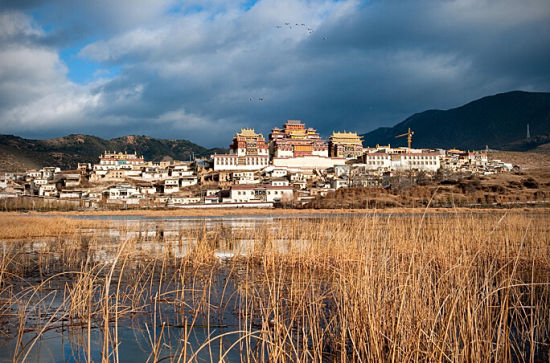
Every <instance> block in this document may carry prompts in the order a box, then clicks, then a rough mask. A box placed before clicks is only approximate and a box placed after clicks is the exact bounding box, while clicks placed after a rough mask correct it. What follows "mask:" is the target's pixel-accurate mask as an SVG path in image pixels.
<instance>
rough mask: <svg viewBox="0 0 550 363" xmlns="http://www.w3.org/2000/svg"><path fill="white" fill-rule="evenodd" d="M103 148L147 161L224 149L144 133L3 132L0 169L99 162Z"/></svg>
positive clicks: (0, 144)
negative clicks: (40, 135) (39, 135)
mask: <svg viewBox="0 0 550 363" xmlns="http://www.w3.org/2000/svg"><path fill="white" fill-rule="evenodd" d="M104 151H117V152H125V151H127V152H134V151H135V152H137V153H138V154H139V155H140V156H141V155H143V156H144V158H145V160H148V161H161V160H166V159H170V158H171V159H175V160H190V159H191V158H193V156H194V157H206V156H209V155H210V154H212V153H215V152H223V151H225V150H224V149H221V148H211V149H209V148H205V147H203V146H200V145H197V144H194V143H192V142H191V141H188V140H185V139H170V140H168V139H160V138H154V137H150V136H145V135H127V136H121V137H116V138H112V139H102V138H100V137H97V136H92V135H85V134H70V135H67V136H63V137H57V138H52V139H44V140H35V139H25V138H22V137H19V136H14V135H0V155H1V156H0V170H3V171H18V170H19V171H21V170H25V169H33V168H40V167H43V166H57V167H60V168H62V169H72V168H75V167H76V166H77V164H78V163H79V162H81V163H97V162H98V160H99V159H98V158H99V155H100V154H102V153H103V152H104Z"/></svg>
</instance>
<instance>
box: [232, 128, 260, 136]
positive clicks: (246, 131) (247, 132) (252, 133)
mask: <svg viewBox="0 0 550 363" xmlns="http://www.w3.org/2000/svg"><path fill="white" fill-rule="evenodd" d="M237 136H244V137H258V136H260V137H263V136H262V134H257V133H256V132H255V131H254V129H246V128H245V129H241V132H239V133H237Z"/></svg>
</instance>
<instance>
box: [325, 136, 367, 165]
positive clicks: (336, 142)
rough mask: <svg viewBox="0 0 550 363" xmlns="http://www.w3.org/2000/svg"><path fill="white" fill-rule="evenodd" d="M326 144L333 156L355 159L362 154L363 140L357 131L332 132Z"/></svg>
mask: <svg viewBox="0 0 550 363" xmlns="http://www.w3.org/2000/svg"><path fill="white" fill-rule="evenodd" d="M328 145H329V154H330V156H333V157H337V158H347V159H355V158H358V157H361V155H363V142H362V140H361V136H359V135H357V132H346V131H344V132H332V136H330V137H329V143H328Z"/></svg>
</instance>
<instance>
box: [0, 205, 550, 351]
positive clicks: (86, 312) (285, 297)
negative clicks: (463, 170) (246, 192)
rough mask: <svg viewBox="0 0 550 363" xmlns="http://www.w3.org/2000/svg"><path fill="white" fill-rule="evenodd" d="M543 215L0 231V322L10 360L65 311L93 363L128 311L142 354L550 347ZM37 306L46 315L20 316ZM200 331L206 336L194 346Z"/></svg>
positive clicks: (115, 344) (114, 347) (549, 253)
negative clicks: (10, 237) (19, 235)
mask: <svg viewBox="0 0 550 363" xmlns="http://www.w3.org/2000/svg"><path fill="white" fill-rule="evenodd" d="M547 220H548V214H546V213H538V214H537V213H522V212H513V213H507V212H502V213H499V214H452V213H451V214H448V215H413V216H404V215H395V216H392V215H377V214H371V215H370V216H368V217H335V218H326V217H325V218H316V219H299V218H292V219H283V220H279V221H275V222H273V223H269V224H263V225H256V226H255V228H242V229H227V228H224V227H213V228H207V226H206V224H205V225H202V226H199V227H197V228H190V229H186V230H180V231H178V234H177V238H176V239H175V240H172V241H166V240H162V239H163V238H164V235H159V234H157V235H155V236H153V237H152V238H153V241H149V242H153V244H152V245H148V244H145V242H146V241H145V239H146V237H143V236H145V235H147V234H146V233H145V234H143V235H142V234H140V236H141V237H138V238H130V239H125V242H124V243H121V244H120V245H114V246H111V254H107V255H102V254H101V253H100V252H105V250H106V247H105V245H104V244H102V243H104V241H101V240H100V239H97V238H95V237H90V238H88V239H86V240H83V237H82V236H80V235H78V234H77V235H71V236H68V237H63V236H61V235H57V236H58V237H56V241H54V242H52V245H51V246H50V248H49V249H47V253H46V252H45V251H42V252H41V253H38V254H31V255H30V256H29V254H28V253H27V252H25V251H26V250H25V244H18V243H10V244H4V245H3V254H2V259H1V260H0V271H1V272H0V296H1V298H2V300H0V301H1V303H0V320H1V321H3V322H4V323H5V324H4V325H3V326H4V328H3V329H2V330H3V332H4V333H5V334H6V335H8V336H11V337H13V338H12V339H16V340H17V341H18V343H17V345H16V348H15V351H14V354H13V357H14V361H23V360H25V359H29V352H30V351H31V350H32V348H33V345H34V344H35V342H36V341H37V339H38V338H39V337H40V336H41V335H42V334H44V332H45V331H47V330H48V329H51V328H53V327H57V326H59V323H60V322H62V321H69V322H70V324H71V325H73V326H81V327H83V328H84V329H83V334H84V335H83V336H82V339H80V340H78V341H79V342H80V343H79V344H81V345H82V351H83V352H84V357H83V359H84V360H88V361H90V360H91V359H92V354H93V352H92V348H91V339H90V336H91V334H92V333H91V331H92V329H100V330H101V333H102V337H103V338H102V339H103V345H102V347H101V349H100V351H101V352H102V353H101V357H102V360H104V361H110V360H113V361H118V360H119V353H118V349H119V346H120V344H124V342H122V341H120V338H119V336H118V330H119V323H120V322H123V321H125V320H126V321H129V320H131V319H132V317H133V316H142V317H143V319H145V321H146V323H145V326H143V325H141V329H143V331H144V334H145V336H146V337H147V341H148V348H146V349H147V350H148V352H149V357H148V360H150V361H160V360H165V361H188V360H191V361H198V360H200V359H207V360H212V361H214V360H227V359H228V358H227V357H228V355H229V354H238V355H239V356H240V357H241V359H244V360H248V361H283V362H294V361H325V360H337V361H348V360H350V361H393V362H396V361H419V360H423V361H476V362H489V361H503V362H511V361H525V362H534V361H540V360H548V357H549V356H548V352H549V344H550V333H549V332H550V326H549V324H550V267H549V266H550V233H549V229H548V228H549V227H548V225H547V223H546V222H547ZM29 235H32V233H30V234H29ZM54 235H55V234H54ZM83 245H85V246H86V248H85V249H83V248H82V246H83ZM147 246H148V247H147ZM107 247H109V246H107ZM156 248H158V249H156ZM107 249H108V248H107ZM153 249H154V250H153ZM53 251H55V255H52V252H53ZM174 251H180V252H181V253H180V254H177V253H175V252H174ZM220 252H227V253H228V254H226V255H227V256H233V257H229V258H226V257H223V258H222V259H221V260H220V258H219V257H216V256H219V253H220ZM98 256H103V257H101V258H98ZM224 256H225V255H224ZM37 271H38V272H37ZM46 288H47V289H46ZM54 295H55V298H54ZM60 296H62V298H59V297H60ZM56 299H57V300H56ZM54 300H55V301H57V303H54ZM59 301H60V302H59ZM31 306H32V307H33V309H31ZM37 307H40V309H41V310H40V311H41V312H40V313H39V315H41V316H42V319H38V320H39V322H38V323H35V322H31V321H30V320H29V319H28V314H29V311H30V310H33V311H36V310H37ZM14 317H15V318H14ZM231 317H233V318H231ZM231 319H234V320H236V321H237V323H236V325H235V326H232V327H226V324H227V321H228V320H231ZM174 327H178V329H180V336H179V340H178V342H179V343H177V344H173V343H171V342H173V340H171V339H172V337H171V334H174V333H173V328H174ZM221 327H223V328H221ZM197 329H203V330H205V331H206V333H205V334H206V335H205V337H204V339H203V340H202V341H201V342H199V343H200V344H198V345H191V344H190V342H191V341H192V340H193V339H194V338H193V337H194V336H196V331H197ZM219 329H225V330H223V331H221V332H219V331H218V330H219ZM29 331H30V332H35V335H34V336H32V337H31V338H30V339H27V340H25V339H24V337H23V335H24V333H25V334H28V332H29ZM216 352H218V353H216ZM235 352H236V353H235ZM144 359H147V358H144Z"/></svg>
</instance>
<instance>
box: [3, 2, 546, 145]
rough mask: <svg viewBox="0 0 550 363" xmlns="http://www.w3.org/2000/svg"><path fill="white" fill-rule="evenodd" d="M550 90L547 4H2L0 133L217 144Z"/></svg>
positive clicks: (382, 122) (325, 132)
mask: <svg viewBox="0 0 550 363" xmlns="http://www.w3.org/2000/svg"><path fill="white" fill-rule="evenodd" d="M511 90H524V91H543V92H547V91H550V1H549V0H521V1H518V0H440V1H430V0H416V1H413V0H372V1H365V0H362V1H360V0H339V1H336V0H257V1H254V0H246V1H243V0H204V1H196V0H191V1H181V0H117V1H111V0H79V1H75V0H55V1H51V0H50V1H40V0H0V134H14V135H18V136H22V137H27V138H35V139H44V138H51V137H60V136H64V135H67V134H71V133H84V134H90V135H95V136H99V137H102V138H109V139H110V138H114V137H119V136H124V135H148V136H152V137H160V138H167V139H187V140H190V141H192V142H195V143H198V144H200V145H203V146H206V147H227V145H229V143H230V142H231V139H232V137H233V135H234V134H235V132H237V131H239V130H240V128H244V127H250V128H255V129H256V131H259V132H262V133H264V136H266V137H267V136H268V134H269V131H270V130H271V128H273V127H275V126H282V125H283V124H284V122H285V121H286V120H287V119H300V120H302V121H303V122H305V123H306V125H307V126H311V127H314V128H316V129H317V130H318V131H319V132H320V133H321V135H322V136H324V137H327V136H329V135H330V134H331V133H332V131H333V130H334V131H343V130H346V131H357V132H359V133H365V132H369V131H372V130H373V129H375V128H377V127H380V126H393V125H394V124H396V123H398V122H400V121H403V120H404V119H405V118H406V117H408V116H410V115H412V114H413V113H416V112H421V111H424V110H426V109H448V108H452V107H457V106H460V105H462V104H465V103H467V102H469V101H472V100H474V99H477V98H480V97H483V96H487V95H492V94H496V93H501V92H508V91H511Z"/></svg>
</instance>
